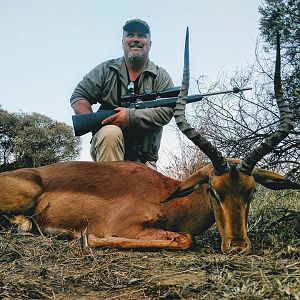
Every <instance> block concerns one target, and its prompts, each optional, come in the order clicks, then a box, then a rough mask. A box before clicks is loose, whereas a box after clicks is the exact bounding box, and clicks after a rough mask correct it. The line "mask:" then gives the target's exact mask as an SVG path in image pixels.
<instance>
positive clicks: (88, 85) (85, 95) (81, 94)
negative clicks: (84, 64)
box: [70, 64, 104, 105]
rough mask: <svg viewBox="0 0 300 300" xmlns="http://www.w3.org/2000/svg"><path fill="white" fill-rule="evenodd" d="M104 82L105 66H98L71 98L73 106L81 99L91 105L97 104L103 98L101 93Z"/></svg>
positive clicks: (79, 84)
mask: <svg viewBox="0 0 300 300" xmlns="http://www.w3.org/2000/svg"><path fill="white" fill-rule="evenodd" d="M103 80H104V76H103V64H100V65H98V66H96V67H95V68H94V69H92V70H91V71H90V72H89V73H88V74H87V75H85V76H84V77H83V79H82V80H81V81H80V82H79V83H78V85H77V86H76V88H75V90H74V92H73V94H72V96H71V98H70V103H71V105H72V104H74V103H75V102H76V101H78V100H81V99H86V100H88V101H89V102H90V104H91V105H92V104H96V103H97V99H99V98H101V91H102V86H103V83H102V81H103Z"/></svg>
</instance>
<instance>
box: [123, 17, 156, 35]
mask: <svg viewBox="0 0 300 300" xmlns="http://www.w3.org/2000/svg"><path fill="white" fill-rule="evenodd" d="M134 29H139V30H140V31H141V32H144V33H149V34H150V26H149V25H148V23H147V22H145V21H143V20H140V19H132V20H129V21H127V22H126V23H125V25H124V26H123V30H124V31H130V30H134Z"/></svg>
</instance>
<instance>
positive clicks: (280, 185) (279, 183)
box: [252, 168, 300, 190]
mask: <svg viewBox="0 0 300 300" xmlns="http://www.w3.org/2000/svg"><path fill="white" fill-rule="evenodd" d="M252 176H253V177H254V179H255V181H256V182H257V183H259V184H262V185H263V186H265V187H266V188H268V189H271V190H286V189H300V184H299V183H297V182H293V181H291V180H289V179H287V178H285V177H284V176H282V175H280V174H278V173H276V172H273V171H268V170H263V169H260V168H254V170H253V172H252Z"/></svg>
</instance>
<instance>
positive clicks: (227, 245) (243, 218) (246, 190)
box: [169, 29, 299, 254]
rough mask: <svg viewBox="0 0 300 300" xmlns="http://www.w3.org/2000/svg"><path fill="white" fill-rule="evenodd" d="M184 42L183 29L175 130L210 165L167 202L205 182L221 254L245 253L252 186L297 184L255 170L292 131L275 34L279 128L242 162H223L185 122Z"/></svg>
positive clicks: (186, 72) (186, 59)
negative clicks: (220, 240) (204, 156)
mask: <svg viewBox="0 0 300 300" xmlns="http://www.w3.org/2000/svg"><path fill="white" fill-rule="evenodd" d="M188 39H189V35H188V29H187V34H186V43H185V54H184V71H183V80H182V87H181V91H180V94H179V96H178V101H177V104H176V108H175V111H174V112H175V114H174V116H175V120H176V123H177V126H178V127H179V129H180V130H181V131H182V132H183V134H184V135H185V136H186V137H188V138H189V139H190V140H191V141H192V142H193V143H194V144H195V145H196V146H198V147H199V148H200V149H201V150H202V151H203V152H204V153H205V154H206V155H207V156H208V158H209V159H210V161H211V166H210V167H208V168H207V170H208V171H207V172H203V170H202V169H201V170H199V171H198V172H196V173H195V174H193V175H192V176H191V177H189V178H188V179H186V180H185V181H183V182H182V184H181V185H180V186H179V187H178V188H177V190H176V191H175V192H174V193H173V194H172V195H171V196H170V197H169V199H171V198H175V197H178V196H184V195H187V194H189V193H191V192H192V191H193V190H195V189H197V188H198V187H199V185H201V184H203V183H207V184H208V193H209V198H210V200H209V201H210V205H211V209H212V211H213V213H214V216H215V221H216V225H217V228H218V231H219V232H220V234H221V238H222V251H223V252H224V253H229V252H231V251H234V252H238V253H245V254H247V253H250V252H251V242H250V240H249V239H248V236H247V217H248V211H249V205H250V201H251V197H252V195H253V192H254V189H255V183H256V182H259V183H260V184H263V185H264V186H266V187H269V188H273V189H285V188H299V184H297V183H293V182H291V181H289V180H287V179H285V178H284V177H283V176H281V175H279V174H277V173H275V172H271V171H266V170H262V169H259V168H255V165H256V164H257V162H258V161H259V160H261V159H262V158H263V157H264V156H265V155H266V154H268V153H269V152H271V151H272V149H273V148H274V147H275V146H276V145H277V144H279V143H280V142H281V141H282V140H283V139H284V138H285V137H286V136H287V135H288V133H289V131H290V130H291V129H292V114H291V112H290V110H289V107H288V103H287V102H286V101H285V99H284V98H283V93H282V87H281V78H280V42H279V35H278V36H277V56H276V68H275V77H274V88H275V96H276V100H277V104H278V107H279V111H280V126H279V128H278V130H277V131H276V132H274V133H273V134H272V135H271V136H270V137H269V138H268V139H266V140H265V141H264V142H263V143H262V144H261V145H260V146H258V147H257V148H255V149H253V150H252V152H251V153H249V154H248V155H247V156H246V157H244V158H243V159H242V160H239V159H225V158H224V157H223V155H222V153H221V152H220V151H218V149H217V148H216V147H214V146H213V145H212V144H211V143H210V142H209V141H208V140H207V139H206V138H205V137H203V136H202V135H201V134H200V132H198V131H196V130H195V129H194V128H192V127H191V126H190V125H189V124H188V122H187V121H186V118H185V113H184V111H185V104H186V100H187V94H188V88H189V49H188V48H189V45H188Z"/></svg>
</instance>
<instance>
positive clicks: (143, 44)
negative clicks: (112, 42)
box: [122, 30, 151, 63]
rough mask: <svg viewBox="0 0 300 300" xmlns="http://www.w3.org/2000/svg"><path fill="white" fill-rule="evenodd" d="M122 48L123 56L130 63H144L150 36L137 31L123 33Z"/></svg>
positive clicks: (149, 47) (148, 49)
mask: <svg viewBox="0 0 300 300" xmlns="http://www.w3.org/2000/svg"><path fill="white" fill-rule="evenodd" d="M122 46H123V51H124V56H125V58H127V59H128V60H130V61H131V62H133V63H134V62H138V63H140V62H144V61H146V60H147V59H148V58H149V52H150V49H151V39H150V35H149V34H147V33H143V32H140V31H139V30H132V31H124V34H123V39H122Z"/></svg>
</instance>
